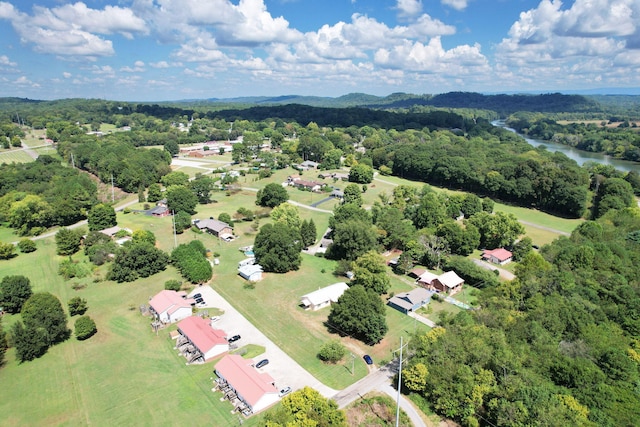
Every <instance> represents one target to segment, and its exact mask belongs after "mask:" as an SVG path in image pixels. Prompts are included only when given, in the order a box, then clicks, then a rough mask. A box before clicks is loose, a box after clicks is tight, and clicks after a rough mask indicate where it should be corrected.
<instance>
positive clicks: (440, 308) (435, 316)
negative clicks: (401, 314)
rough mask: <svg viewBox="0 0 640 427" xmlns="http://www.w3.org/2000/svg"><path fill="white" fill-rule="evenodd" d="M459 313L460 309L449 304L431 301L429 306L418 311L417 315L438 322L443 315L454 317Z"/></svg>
mask: <svg viewBox="0 0 640 427" xmlns="http://www.w3.org/2000/svg"><path fill="white" fill-rule="evenodd" d="M456 297H457V295H456ZM460 311H462V309H461V308H460V307H457V306H455V305H453V304H449V303H446V302H442V301H435V300H431V301H430V302H429V304H427V305H426V306H424V307H422V308H420V309H418V314H421V315H423V316H424V317H426V318H427V319H429V320H432V321H434V322H438V321H439V320H440V319H441V316H442V315H443V314H444V313H446V314H451V315H455V314H458V313H459V312H460Z"/></svg>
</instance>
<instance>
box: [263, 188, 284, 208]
mask: <svg viewBox="0 0 640 427" xmlns="http://www.w3.org/2000/svg"><path fill="white" fill-rule="evenodd" d="M287 200H289V193H287V190H286V189H285V188H284V187H283V186H282V185H280V184H276V183H270V184H267V185H265V187H264V188H262V189H260V190H258V194H257V195H256V205H259V206H264V207H268V208H274V207H276V206H278V205H279V204H280V203H284V202H286V201H287Z"/></svg>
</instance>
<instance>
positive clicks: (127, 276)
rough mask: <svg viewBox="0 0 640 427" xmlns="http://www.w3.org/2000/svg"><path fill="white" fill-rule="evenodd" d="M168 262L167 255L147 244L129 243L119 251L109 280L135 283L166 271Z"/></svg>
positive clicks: (110, 271) (108, 276) (108, 275)
mask: <svg viewBox="0 0 640 427" xmlns="http://www.w3.org/2000/svg"><path fill="white" fill-rule="evenodd" d="M168 262H169V256H168V255H167V254H166V253H164V252H163V251H161V250H160V249H158V248H156V247H154V246H153V245H151V244H149V243H147V242H139V243H133V242H131V243H127V244H125V245H124V246H122V247H121V248H120V249H118V251H117V253H116V257H115V259H114V261H113V265H112V266H111V270H109V273H108V274H107V279H109V280H115V281H116V282H133V281H134V280H136V279H138V278H140V277H149V276H152V275H154V274H156V273H158V272H160V271H162V270H164V269H165V268H166V266H167V263H168Z"/></svg>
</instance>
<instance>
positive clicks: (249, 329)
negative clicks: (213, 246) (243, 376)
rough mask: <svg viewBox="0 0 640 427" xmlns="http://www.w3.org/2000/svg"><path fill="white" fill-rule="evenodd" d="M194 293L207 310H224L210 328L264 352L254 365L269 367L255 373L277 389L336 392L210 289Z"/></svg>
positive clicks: (333, 393) (198, 290)
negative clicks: (263, 375)
mask: <svg viewBox="0 0 640 427" xmlns="http://www.w3.org/2000/svg"><path fill="white" fill-rule="evenodd" d="M196 293H200V294H202V298H203V299H204V302H205V304H206V306H207V307H216V308H219V309H221V310H223V311H224V314H223V315H222V316H220V319H219V320H217V321H216V322H214V323H213V327H214V328H216V329H222V330H224V331H225V332H226V333H227V336H233V335H240V336H241V338H240V340H238V341H236V342H235V343H234V344H236V345H237V347H238V348H241V347H243V346H245V345H247V344H257V345H260V346H263V347H264V348H265V349H266V351H265V352H264V353H263V354H260V355H258V356H256V357H255V359H254V361H255V362H256V363H257V362H259V361H260V360H262V359H269V364H268V365H266V366H265V367H263V368H260V369H258V370H259V371H260V372H267V373H268V374H269V375H271V376H272V377H273V379H274V380H275V382H276V387H277V388H278V389H279V390H281V389H283V388H285V387H287V386H290V387H291V388H292V390H298V389H300V388H303V387H304V386H309V387H311V388H314V389H316V390H318V392H320V394H322V395H323V396H324V397H327V398H330V397H332V396H334V395H335V394H336V393H338V390H334V389H332V388H330V387H327V386H326V385H324V384H323V383H321V382H320V381H318V379H316V378H315V377H314V376H313V375H311V374H310V373H309V372H308V371H307V370H306V369H304V368H303V367H302V366H300V365H299V364H298V363H297V362H296V361H295V360H293V359H292V358H291V357H289V356H288V355H287V354H286V353H285V352H284V351H282V350H281V349H280V347H278V346H277V345H276V344H275V343H274V342H273V341H271V340H270V339H269V338H267V337H266V336H265V335H264V334H263V333H262V332H260V330H258V328H256V327H255V326H254V325H253V324H252V323H251V322H249V321H248V320H247V319H246V318H245V317H244V316H243V315H242V314H240V313H239V312H238V311H237V310H236V309H235V308H233V306H232V305H231V304H229V302H228V301H227V300H225V299H224V298H223V297H222V296H221V295H220V294H219V293H218V292H216V291H215V290H214V289H213V288H211V286H209V285H203V286H198V287H196V288H195V289H194V290H193V291H192V292H191V295H193V294H196Z"/></svg>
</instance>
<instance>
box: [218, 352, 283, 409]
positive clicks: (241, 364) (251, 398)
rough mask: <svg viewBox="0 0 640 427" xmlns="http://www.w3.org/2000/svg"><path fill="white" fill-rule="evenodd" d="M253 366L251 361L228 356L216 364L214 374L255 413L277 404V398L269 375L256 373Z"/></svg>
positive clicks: (234, 355) (235, 355)
mask: <svg viewBox="0 0 640 427" xmlns="http://www.w3.org/2000/svg"><path fill="white" fill-rule="evenodd" d="M253 364H254V362H253V360H251V359H244V358H243V357H242V356H240V355H238V354H228V355H226V356H224V357H223V358H222V359H221V360H220V361H219V362H218V363H217V364H216V366H215V373H216V375H218V377H220V378H221V379H223V380H224V381H226V382H227V384H228V385H229V386H230V387H231V388H232V389H233V390H234V391H235V392H236V395H237V396H238V398H239V399H240V400H242V401H243V402H244V403H245V404H246V405H247V406H248V407H249V409H250V410H251V411H252V412H253V413H256V412H259V411H261V410H263V409H265V408H268V407H269V406H271V405H273V404H275V403H276V402H278V400H279V397H278V389H277V388H276V386H275V381H274V379H273V378H272V377H271V375H269V374H267V373H260V372H258V371H257V370H256V369H255V368H254V367H253V366H252V365H253Z"/></svg>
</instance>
